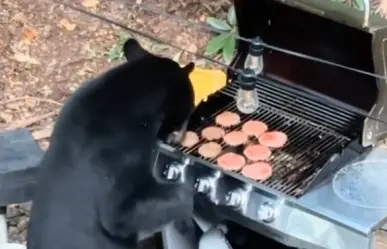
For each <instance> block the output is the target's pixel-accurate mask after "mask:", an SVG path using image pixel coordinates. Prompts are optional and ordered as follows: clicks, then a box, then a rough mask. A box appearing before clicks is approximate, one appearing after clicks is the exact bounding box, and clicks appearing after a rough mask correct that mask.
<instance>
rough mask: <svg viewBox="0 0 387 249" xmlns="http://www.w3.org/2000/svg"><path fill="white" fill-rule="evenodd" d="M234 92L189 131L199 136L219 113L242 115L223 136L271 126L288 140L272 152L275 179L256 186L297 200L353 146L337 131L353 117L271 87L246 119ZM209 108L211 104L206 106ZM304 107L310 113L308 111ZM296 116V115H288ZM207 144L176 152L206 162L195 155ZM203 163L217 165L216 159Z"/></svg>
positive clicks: (224, 93) (233, 89) (231, 88)
mask: <svg viewBox="0 0 387 249" xmlns="http://www.w3.org/2000/svg"><path fill="white" fill-rule="evenodd" d="M258 88H259V86H258ZM236 90H237V88H236V87H235V85H234V84H230V85H228V86H227V87H226V88H224V89H223V90H222V91H221V92H222V94H220V95H219V96H220V97H222V98H228V99H229V100H228V101H226V104H224V105H223V106H222V107H220V108H217V111H216V112H214V113H212V114H211V115H209V117H205V118H204V119H203V118H202V120H205V122H202V123H201V124H200V125H198V126H196V127H195V128H194V129H193V130H194V131H195V132H197V134H199V135H200V132H201V130H202V129H204V128H205V127H207V126H217V125H216V123H215V117H216V115H218V114H220V113H221V112H223V111H232V112H236V113H238V114H239V115H240V117H241V123H240V124H239V125H238V126H236V127H233V128H232V129H226V132H230V131H234V130H240V129H241V127H242V125H243V124H244V123H245V122H247V121H248V120H254V119H255V120H260V121H263V122H265V123H266V124H267V125H268V126H269V130H279V131H283V132H285V133H286V134H287V135H288V142H287V145H286V146H285V147H284V148H282V149H277V150H274V151H273V153H272V155H271V157H270V158H269V163H270V164H271V165H272V166H273V175H272V177H271V178H269V179H267V180H265V181H260V183H262V184H264V185H265V186H267V187H269V188H272V189H275V190H278V191H280V192H282V193H284V194H286V195H288V196H293V197H299V196H301V195H302V194H303V193H304V192H305V191H306V190H307V188H308V186H309V185H310V183H311V182H312V180H313V179H314V178H315V177H316V175H317V174H318V173H319V172H320V170H321V169H322V167H323V166H324V164H325V163H326V162H327V160H329V158H330V157H331V155H332V153H333V152H336V151H337V150H341V149H342V148H343V147H345V146H346V145H348V143H349V142H350V141H351V139H350V138H349V137H347V136H345V135H342V134H341V133H339V132H338V131H342V133H344V130H345V131H347V130H348V129H349V125H350V124H351V122H353V121H354V120H357V119H359V117H358V116H357V115H354V114H353V113H351V112H348V111H341V110H339V109H337V110H334V109H332V108H330V107H327V106H324V105H323V104H318V103H314V102H313V101H311V100H308V99H306V98H303V97H300V96H297V95H296V94H294V96H293V95H292V94H291V93H290V92H286V91H285V90H282V92H281V91H279V90H281V89H274V88H270V87H266V89H265V88H261V89H260V90H259V91H260V100H261V106H260V108H259V110H258V112H257V113H253V114H249V115H246V114H242V113H240V112H239V111H238V110H237V108H236V106H235V104H234V101H233V98H234V96H235V93H236ZM219 96H218V97H219ZM216 98H217V97H215V98H212V99H209V101H208V102H211V101H215V102H216V101H217V100H216ZM223 102H225V101H223ZM207 104H210V103H205V104H204V105H207ZM308 107H310V109H307V108H308ZM294 112H295V113H297V115H295V114H292V113H294ZM306 115H308V116H306ZM322 121H324V122H322ZM321 123H324V125H322V124H321ZM352 125H353V123H352ZM206 142H207V141H206V140H204V139H201V140H200V141H199V143H197V144H196V145H195V146H193V147H191V148H183V147H180V148H179V149H180V150H181V151H182V152H183V153H186V154H190V155H192V156H195V157H199V158H201V159H202V160H205V159H204V158H203V157H201V156H200V155H199V154H198V152H197V150H198V148H199V147H200V146H201V145H202V144H204V143H206ZM218 142H219V143H220V144H221V146H222V148H223V150H222V153H224V152H229V151H235V148H234V147H231V146H228V145H226V144H225V143H224V142H223V141H218ZM249 143H258V141H257V139H256V138H251V139H250V140H249ZM236 150H237V152H239V153H240V154H242V153H241V152H242V149H241V148H239V149H238V148H236ZM206 161H207V162H209V163H213V164H216V158H215V159H212V160H206ZM237 173H239V172H237Z"/></svg>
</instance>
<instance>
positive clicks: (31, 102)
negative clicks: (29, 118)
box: [24, 98, 37, 107]
mask: <svg viewBox="0 0 387 249" xmlns="http://www.w3.org/2000/svg"><path fill="white" fill-rule="evenodd" d="M24 103H25V105H26V106H28V107H35V106H36V104H37V101H36V100H35V99H30V98H27V99H25V100H24Z"/></svg>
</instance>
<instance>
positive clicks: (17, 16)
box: [12, 12, 27, 24]
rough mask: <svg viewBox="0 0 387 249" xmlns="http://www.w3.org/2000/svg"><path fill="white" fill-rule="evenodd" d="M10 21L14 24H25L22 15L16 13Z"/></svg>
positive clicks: (24, 18)
mask: <svg viewBox="0 0 387 249" xmlns="http://www.w3.org/2000/svg"><path fill="white" fill-rule="evenodd" d="M12 21H15V22H18V23H21V24H25V23H27V18H26V16H25V15H24V14H23V13H21V12H18V13H16V14H15V15H14V16H13V17H12Z"/></svg>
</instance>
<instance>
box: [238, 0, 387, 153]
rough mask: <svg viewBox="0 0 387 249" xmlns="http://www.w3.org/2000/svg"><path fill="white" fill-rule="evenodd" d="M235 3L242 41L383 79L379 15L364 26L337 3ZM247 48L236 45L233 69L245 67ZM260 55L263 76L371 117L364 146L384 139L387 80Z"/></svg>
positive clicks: (385, 26) (386, 31) (384, 25)
mask: <svg viewBox="0 0 387 249" xmlns="http://www.w3.org/2000/svg"><path fill="white" fill-rule="evenodd" d="M234 3H235V10H236V16H237V23H238V31H239V35H240V36H242V37H245V38H250V39H253V38H255V37H257V36H259V37H262V39H263V41H264V42H265V43H267V44H270V45H273V46H277V47H281V48H284V49H288V50H292V51H295V52H298V53H302V54H305V55H310V56H314V57H317V58H321V59H324V60H328V61H331V62H334V63H337V64H341V65H344V66H348V67H352V68H356V69H359V70H363V71H367V72H371V73H376V74H379V75H386V70H387V67H385V61H386V58H385V57H386V52H385V49H384V40H385V38H386V37H387V21H386V20H384V19H382V18H381V17H379V16H376V15H370V19H369V25H368V27H364V26H363V24H364V13H362V12H361V11H359V10H357V9H354V8H350V7H348V6H346V5H344V4H340V3H334V2H327V1H320V0H291V1H289V0H281V1H280V0H264V1H255V0H234ZM321 30H324V32H321ZM333 37H334V39H333ZM354 41H356V42H354ZM249 45H250V44H248V43H247V42H244V41H239V44H238V54H237V56H236V57H235V60H234V62H233V63H232V65H233V66H234V67H235V68H242V67H243V62H244V60H245V57H246V55H247V53H248V48H249ZM264 53H265V55H264V59H265V72H264V73H265V74H266V77H269V78H271V79H277V80H278V79H279V81H281V82H282V83H284V84H290V85H300V86H303V87H306V88H308V89H312V90H313V91H315V92H317V93H321V94H323V95H327V96H329V97H331V98H333V99H336V100H338V101H339V102H340V103H345V104H349V105H350V106H352V107H355V108H360V109H361V110H363V111H364V112H366V113H369V114H368V117H367V116H365V115H364V116H363V119H364V125H363V131H362V134H361V142H362V144H363V146H369V145H375V144H377V142H378V141H380V140H383V139H384V138H385V137H387V125H386V124H385V123H386V122H387V108H386V107H387V100H386V96H387V81H386V80H384V79H376V78H374V77H371V76H367V75H362V74H359V73H354V72H350V71H347V70H344V69H340V68H337V67H333V66H330V65H326V64H322V63H318V62H313V61H310V60H307V59H301V58H299V57H295V56H291V55H287V54H284V53H281V52H277V51H273V50H270V49H266V48H265V51H264ZM359 96H361V97H359ZM370 117H371V118H370ZM378 120H383V121H385V122H384V123H381V122H378Z"/></svg>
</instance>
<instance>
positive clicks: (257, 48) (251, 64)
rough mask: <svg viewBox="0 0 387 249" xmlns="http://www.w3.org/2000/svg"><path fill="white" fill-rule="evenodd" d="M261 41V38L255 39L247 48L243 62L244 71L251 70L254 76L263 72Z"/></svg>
mask: <svg viewBox="0 0 387 249" xmlns="http://www.w3.org/2000/svg"><path fill="white" fill-rule="evenodd" d="M262 44H263V41H262V40H261V38H259V37H257V38H255V39H254V40H253V41H252V42H251V44H250V47H249V53H248V55H247V57H246V60H245V65H244V67H245V69H251V70H253V71H254V73H255V74H256V75H258V74H261V73H262V71H263V46H262Z"/></svg>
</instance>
